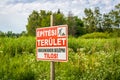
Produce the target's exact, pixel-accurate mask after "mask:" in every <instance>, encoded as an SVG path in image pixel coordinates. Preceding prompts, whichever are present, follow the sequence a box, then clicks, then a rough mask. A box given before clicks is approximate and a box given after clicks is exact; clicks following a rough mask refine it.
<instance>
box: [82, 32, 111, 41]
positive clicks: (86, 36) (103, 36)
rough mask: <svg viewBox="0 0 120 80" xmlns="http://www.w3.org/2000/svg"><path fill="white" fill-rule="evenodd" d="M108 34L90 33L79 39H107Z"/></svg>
mask: <svg viewBox="0 0 120 80" xmlns="http://www.w3.org/2000/svg"><path fill="white" fill-rule="evenodd" d="M109 37H110V36H109V34H108V33H102V32H94V33H90V34H85V35H83V36H81V38H85V39H93V38H105V39H107V38H109Z"/></svg>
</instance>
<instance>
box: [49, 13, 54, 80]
mask: <svg viewBox="0 0 120 80" xmlns="http://www.w3.org/2000/svg"><path fill="white" fill-rule="evenodd" d="M50 25H51V27H52V26H53V15H52V14H51V16H50ZM50 80H55V65H54V61H51V62H50Z"/></svg>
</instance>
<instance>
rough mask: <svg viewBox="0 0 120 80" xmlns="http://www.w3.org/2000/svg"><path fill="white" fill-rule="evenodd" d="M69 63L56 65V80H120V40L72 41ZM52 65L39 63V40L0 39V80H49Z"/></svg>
mask: <svg viewBox="0 0 120 80" xmlns="http://www.w3.org/2000/svg"><path fill="white" fill-rule="evenodd" d="M68 44H69V49H68V50H69V60H68V62H64V63H63V62H56V63H55V71H56V72H55V79H56V80H120V38H112V39H99V38H98V39H83V38H72V37H70V38H69V40H68ZM49 79H50V62H47V61H37V60H36V52H35V38H34V37H21V38H0V80H49Z"/></svg>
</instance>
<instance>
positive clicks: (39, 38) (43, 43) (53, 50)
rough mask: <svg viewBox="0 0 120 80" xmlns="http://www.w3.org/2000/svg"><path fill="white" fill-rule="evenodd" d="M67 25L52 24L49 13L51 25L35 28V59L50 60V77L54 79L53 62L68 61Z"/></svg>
mask: <svg viewBox="0 0 120 80" xmlns="http://www.w3.org/2000/svg"><path fill="white" fill-rule="evenodd" d="M67 39H68V26H67V25H59V26H53V16H52V15H51V27H45V28H37V29H36V52H37V54H36V55H37V60H46V61H51V63H50V69H51V72H50V79H51V80H55V65H54V62H60V61H61V62H67V61H68V49H67V48H68V40H67Z"/></svg>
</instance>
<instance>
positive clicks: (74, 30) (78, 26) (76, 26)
mask: <svg viewBox="0 0 120 80" xmlns="http://www.w3.org/2000/svg"><path fill="white" fill-rule="evenodd" d="M67 24H68V27H69V28H68V34H69V35H72V36H74V37H78V36H80V35H83V34H84V33H85V29H84V27H83V21H82V20H81V19H80V18H78V16H73V14H72V12H69V13H68V18H67Z"/></svg>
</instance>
